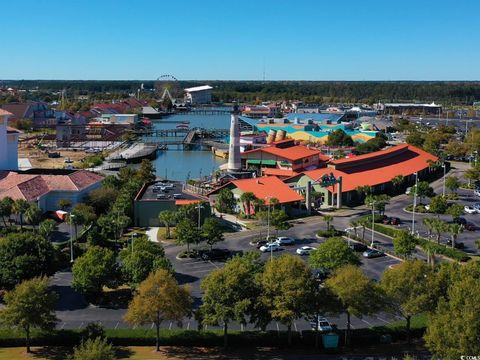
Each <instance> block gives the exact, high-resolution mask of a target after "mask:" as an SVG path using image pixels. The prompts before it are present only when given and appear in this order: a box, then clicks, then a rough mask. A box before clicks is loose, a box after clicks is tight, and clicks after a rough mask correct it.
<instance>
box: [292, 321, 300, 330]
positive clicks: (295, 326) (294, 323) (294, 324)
mask: <svg viewBox="0 0 480 360" xmlns="http://www.w3.org/2000/svg"><path fill="white" fill-rule="evenodd" d="M293 327H294V328H295V331H296V332H299V331H298V328H297V323H296V322H295V321H294V322H293Z"/></svg>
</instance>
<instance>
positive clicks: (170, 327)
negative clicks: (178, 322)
mask: <svg viewBox="0 0 480 360" xmlns="http://www.w3.org/2000/svg"><path fill="white" fill-rule="evenodd" d="M168 330H172V322H171V321H170V325H169V326H168Z"/></svg>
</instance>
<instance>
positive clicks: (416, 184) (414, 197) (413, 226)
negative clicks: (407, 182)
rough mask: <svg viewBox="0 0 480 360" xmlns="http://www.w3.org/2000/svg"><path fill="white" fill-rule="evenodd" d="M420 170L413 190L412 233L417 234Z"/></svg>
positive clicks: (416, 175)
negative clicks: (416, 219) (416, 213)
mask: <svg viewBox="0 0 480 360" xmlns="http://www.w3.org/2000/svg"><path fill="white" fill-rule="evenodd" d="M417 187H418V172H416V173H415V186H414V190H413V211H412V235H415V208H416V207H417Z"/></svg>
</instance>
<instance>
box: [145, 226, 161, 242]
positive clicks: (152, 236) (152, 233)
mask: <svg viewBox="0 0 480 360" xmlns="http://www.w3.org/2000/svg"><path fill="white" fill-rule="evenodd" d="M158 230H159V228H158V227H150V228H148V230H147V231H146V232H145V234H146V235H147V236H148V240H150V241H152V242H158V239H157V234H158Z"/></svg>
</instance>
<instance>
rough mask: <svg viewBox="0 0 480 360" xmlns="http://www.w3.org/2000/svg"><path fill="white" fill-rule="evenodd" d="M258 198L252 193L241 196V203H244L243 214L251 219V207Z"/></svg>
mask: <svg viewBox="0 0 480 360" xmlns="http://www.w3.org/2000/svg"><path fill="white" fill-rule="evenodd" d="M256 198H257V197H256V196H255V194H254V193H252V192H244V193H243V194H242V195H241V196H240V201H241V202H242V203H243V212H244V213H245V215H246V216H247V218H250V213H251V211H250V207H251V205H252V202H253V201H255V199H256Z"/></svg>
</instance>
